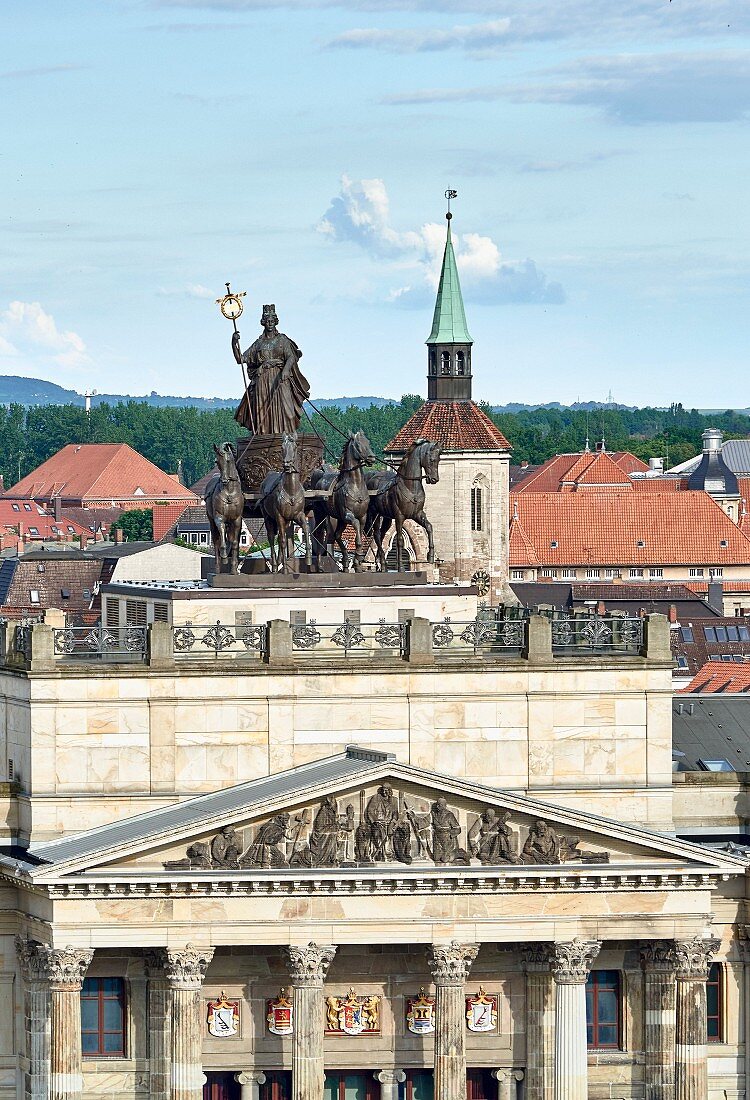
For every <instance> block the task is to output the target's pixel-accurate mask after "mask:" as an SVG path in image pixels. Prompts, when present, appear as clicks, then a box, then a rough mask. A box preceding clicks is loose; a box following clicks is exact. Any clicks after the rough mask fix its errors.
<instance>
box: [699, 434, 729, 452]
mask: <svg viewBox="0 0 750 1100" xmlns="http://www.w3.org/2000/svg"><path fill="white" fill-rule="evenodd" d="M701 439H702V440H703V453H704V455H707V454H709V453H710V452H711V451H720V450H721V445H722V443H723V442H724V436H723V434H722V432H721V430H720V429H719V428H706V430H705V432H704V433H703V435H702V436H701Z"/></svg>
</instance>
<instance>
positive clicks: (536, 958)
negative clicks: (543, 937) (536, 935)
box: [523, 943, 552, 974]
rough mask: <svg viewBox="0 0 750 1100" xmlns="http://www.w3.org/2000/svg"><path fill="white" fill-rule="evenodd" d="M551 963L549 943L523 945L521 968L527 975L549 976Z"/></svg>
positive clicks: (550, 946) (550, 945)
mask: <svg viewBox="0 0 750 1100" xmlns="http://www.w3.org/2000/svg"><path fill="white" fill-rule="evenodd" d="M551 961H552V944H551V943H528V944H524V945H523V968H524V970H525V971H526V973H527V974H549V972H550V963H551Z"/></svg>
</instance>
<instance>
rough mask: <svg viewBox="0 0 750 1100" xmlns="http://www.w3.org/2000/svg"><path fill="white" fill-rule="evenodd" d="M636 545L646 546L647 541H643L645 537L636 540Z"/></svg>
mask: <svg viewBox="0 0 750 1100" xmlns="http://www.w3.org/2000/svg"><path fill="white" fill-rule="evenodd" d="M635 545H636V546H640V547H643V546H645V545H646V543H645V542H644V541H643V539H638V541H637V542H636V544H635Z"/></svg>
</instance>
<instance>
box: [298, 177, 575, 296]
mask: <svg viewBox="0 0 750 1100" xmlns="http://www.w3.org/2000/svg"><path fill="white" fill-rule="evenodd" d="M318 228H319V230H320V232H321V233H324V234H325V235H326V236H327V237H329V238H330V239H331V240H332V241H340V242H341V241H344V242H347V241H348V242H352V243H354V244H358V245H359V246H360V247H361V248H363V249H365V251H367V252H369V254H370V255H371V256H373V257H374V258H376V259H377V260H379V261H385V264H386V266H385V270H386V271H390V272H391V273H393V272H395V271H398V272H399V275H400V276H401V277H402V278H403V274H402V273H403V272H404V271H405V270H406V271H411V272H412V274H413V275H414V278H413V279H412V280H411V281H410V282H409V283H408V284H407V285H401V286H399V287H397V288H395V289H391V290H390V291H389V292H388V293H387V295H386V299H387V300H388V301H390V302H394V303H396V304H399V305H415V306H416V305H420V306H421V305H423V304H424V302H425V301H426V299H427V298H428V297H429V296H431V295H432V294H433V293H434V290H435V287H436V286H437V284H438V280H439V277H440V265H441V262H442V257H443V251H444V248H445V225H444V224H443V225H440V224H437V223H435V222H428V223H426V224H425V225H423V226H422V227H421V228H420V229H419V230H408V231H405V232H401V231H399V230H397V229H394V227H393V226H392V225H391V220H390V204H389V200H388V192H387V190H386V186H385V183H384V181H383V180H382V179H368V180H354V179H351V178H350V177H349V176H343V177H342V180H341V189H340V191H339V193H338V195H336V196H335V197H334V198H333V199H332V200H331V204H330V206H329V208H328V210H327V211H326V213H325V215H324V216H323V218H322V220H321V222H320V224H319V226H318ZM452 236H453V247H454V251H455V253H456V263H457V265H458V269H459V272H460V274H461V278H462V287H463V290H464V294H465V296H466V297H467V299H469V300H471V299H474V300H475V301H484V302H491V301H496V302H508V301H513V302H548V303H552V302H555V303H556V302H562V301H564V300H565V294H564V291H563V289H562V287H561V286H560V284H559V283H554V282H549V281H548V279H547V277H546V275H545V274H544V273H543V272H541V271H539V269H538V268H537V266H536V264H534V262H533V261H532V260H525V261H522V262H518V261H511V260H505V259H503V257H502V255H501V253H500V248H499V247H498V245H497V244H496V243H495V241H493V240H492V238H491V237H487V236H482V235H481V234H479V233H463V234H461V233H453V235H452Z"/></svg>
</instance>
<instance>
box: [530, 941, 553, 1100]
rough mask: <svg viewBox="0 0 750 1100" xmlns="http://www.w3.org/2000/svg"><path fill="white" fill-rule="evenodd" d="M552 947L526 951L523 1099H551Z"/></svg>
mask: <svg viewBox="0 0 750 1100" xmlns="http://www.w3.org/2000/svg"><path fill="white" fill-rule="evenodd" d="M550 954H551V947H550V945H548V944H544V943H538V944H532V945H531V946H530V947H528V948H526V950H525V956H524V970H525V971H526V1078H525V1084H524V1095H525V1100H552V1091H553V1088H554V1079H553V1063H554V1056H553V1051H554V1041H555V1036H554V1032H555V1027H554V1024H555V998H554V995H553V982H552V971H551V970H550Z"/></svg>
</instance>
